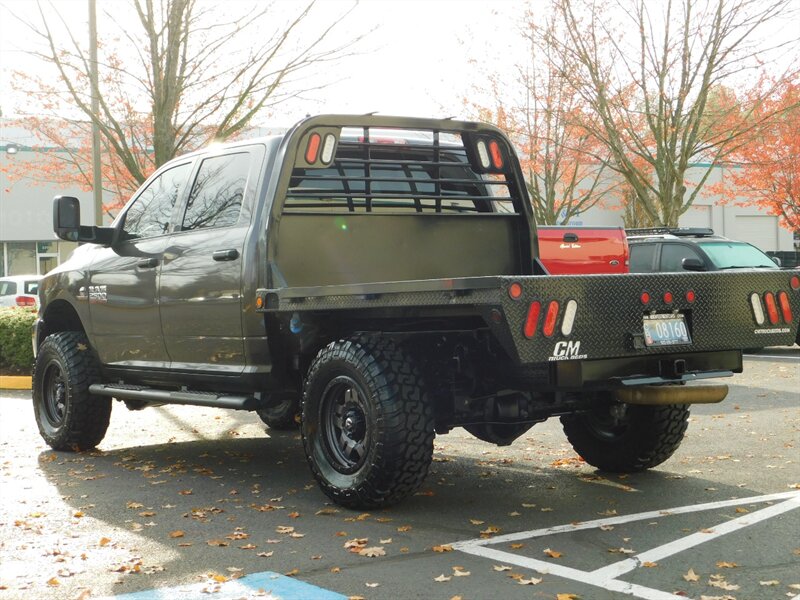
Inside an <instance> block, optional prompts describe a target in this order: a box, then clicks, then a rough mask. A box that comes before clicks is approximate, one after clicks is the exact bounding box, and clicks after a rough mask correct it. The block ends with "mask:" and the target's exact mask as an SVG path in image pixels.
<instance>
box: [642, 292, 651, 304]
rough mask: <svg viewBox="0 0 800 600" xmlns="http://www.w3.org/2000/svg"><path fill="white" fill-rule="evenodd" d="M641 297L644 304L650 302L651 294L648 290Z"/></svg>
mask: <svg viewBox="0 0 800 600" xmlns="http://www.w3.org/2000/svg"><path fill="white" fill-rule="evenodd" d="M639 299H640V300H641V301H642V304H650V294H648V293H647V292H642V295H641V296H639Z"/></svg>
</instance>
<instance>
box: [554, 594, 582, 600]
mask: <svg viewBox="0 0 800 600" xmlns="http://www.w3.org/2000/svg"><path fill="white" fill-rule="evenodd" d="M578 598H580V596H578V594H556V600H578Z"/></svg>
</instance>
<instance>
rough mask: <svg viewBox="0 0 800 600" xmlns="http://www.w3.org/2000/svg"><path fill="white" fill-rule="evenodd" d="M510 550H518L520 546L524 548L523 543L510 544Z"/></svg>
mask: <svg viewBox="0 0 800 600" xmlns="http://www.w3.org/2000/svg"><path fill="white" fill-rule="evenodd" d="M510 545H511V549H512V550H519V549H520V548H524V547H525V544H510Z"/></svg>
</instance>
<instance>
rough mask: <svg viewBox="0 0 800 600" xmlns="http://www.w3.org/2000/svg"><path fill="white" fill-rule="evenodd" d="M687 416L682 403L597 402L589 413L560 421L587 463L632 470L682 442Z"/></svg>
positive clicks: (606, 468) (647, 465) (651, 463)
mask: <svg viewBox="0 0 800 600" xmlns="http://www.w3.org/2000/svg"><path fill="white" fill-rule="evenodd" d="M688 418H689V408H688V406H687V405H685V404H669V405H665V406H644V405H632V404H627V405H619V404H617V405H615V404H608V403H598V405H597V406H596V407H595V408H593V409H592V410H591V411H589V412H586V413H580V414H575V415H564V416H562V417H561V424H562V425H563V427H564V433H566V435H567V439H569V442H570V444H572V447H573V448H574V449H575V451H576V452H577V453H578V454H579V455H580V456H581V457H583V459H584V460H585V461H586V462H587V463H589V464H590V465H592V466H594V467H597V468H598V469H600V470H602V471H609V472H611V473H632V472H636V471H643V470H645V469H650V468H652V467H655V466H657V465H660V464H661V463H663V462H664V461H665V460H667V459H668V458H669V457H670V456H672V454H673V453H674V452H675V450H677V449H678V446H680V444H681V442H682V441H683V434H684V433H685V431H686V427H687V425H688Z"/></svg>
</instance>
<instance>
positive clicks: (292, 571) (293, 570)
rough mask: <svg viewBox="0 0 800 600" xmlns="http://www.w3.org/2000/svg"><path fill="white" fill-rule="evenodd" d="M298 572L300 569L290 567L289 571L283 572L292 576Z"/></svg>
mask: <svg viewBox="0 0 800 600" xmlns="http://www.w3.org/2000/svg"><path fill="white" fill-rule="evenodd" d="M299 572H300V569H292V570H291V571H289V572H288V573H285V575H286V576H287V577H294V576H295V575H297V574H298V573H299Z"/></svg>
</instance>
